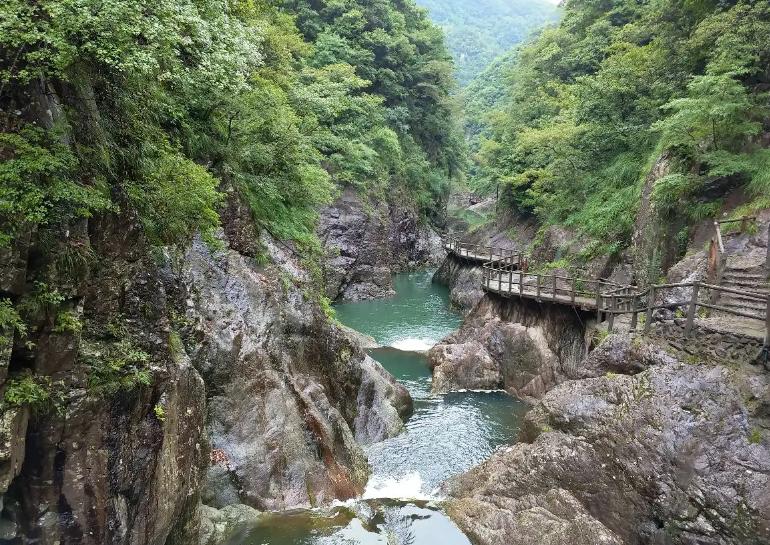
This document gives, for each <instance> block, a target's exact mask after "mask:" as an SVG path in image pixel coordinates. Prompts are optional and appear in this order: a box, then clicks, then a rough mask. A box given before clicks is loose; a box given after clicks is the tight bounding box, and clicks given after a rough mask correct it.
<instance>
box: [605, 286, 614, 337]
mask: <svg viewBox="0 0 770 545" xmlns="http://www.w3.org/2000/svg"><path fill="white" fill-rule="evenodd" d="M613 327H615V296H614V295H611V296H610V315H609V317H608V318H607V331H609V332H610V333H612V329H613Z"/></svg>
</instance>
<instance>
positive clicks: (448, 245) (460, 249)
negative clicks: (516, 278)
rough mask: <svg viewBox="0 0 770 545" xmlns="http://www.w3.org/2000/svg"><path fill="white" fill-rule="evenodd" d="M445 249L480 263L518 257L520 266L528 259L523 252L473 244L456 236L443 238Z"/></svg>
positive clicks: (461, 257)
mask: <svg viewBox="0 0 770 545" xmlns="http://www.w3.org/2000/svg"><path fill="white" fill-rule="evenodd" d="M443 245H444V250H446V251H447V252H449V253H450V254H452V255H454V256H456V257H459V258H460V259H465V260H468V261H474V262H476V263H479V264H482V265H483V264H484V263H496V262H499V261H502V260H504V259H510V258H516V260H517V265H518V266H520V265H522V264H523V262H524V260H526V256H525V255H524V253H522V252H518V251H516V250H507V249H504V248H495V247H493V246H485V245H483V244H472V243H470V242H461V241H460V240H459V239H457V238H454V237H447V238H444V240H443Z"/></svg>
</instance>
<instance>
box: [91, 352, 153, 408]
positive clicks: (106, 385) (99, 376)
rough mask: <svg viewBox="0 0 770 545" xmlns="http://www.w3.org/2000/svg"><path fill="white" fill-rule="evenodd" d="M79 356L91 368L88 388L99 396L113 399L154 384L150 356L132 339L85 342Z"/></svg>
mask: <svg viewBox="0 0 770 545" xmlns="http://www.w3.org/2000/svg"><path fill="white" fill-rule="evenodd" d="M79 357H80V361H81V362H82V363H84V364H85V365H86V366H87V367H88V388H89V390H90V391H91V392H92V393H94V394H96V395H100V396H111V395H114V394H116V393H118V392H121V391H126V392H127V391H131V390H133V389H135V388H137V387H140V386H149V385H150V384H151V383H152V374H151V372H150V369H149V364H150V355H149V354H148V353H147V352H144V351H143V350H140V349H139V348H137V347H136V346H135V345H134V344H133V342H132V341H131V340H130V339H126V338H123V339H121V340H117V341H106V342H101V341H98V342H97V341H93V340H83V341H82V342H81V345H80V353H79Z"/></svg>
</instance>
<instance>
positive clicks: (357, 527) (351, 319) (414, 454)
mask: <svg viewBox="0 0 770 545" xmlns="http://www.w3.org/2000/svg"><path fill="white" fill-rule="evenodd" d="M394 282H395V288H396V296H395V297H393V298H390V299H384V300H375V301H363V302H356V303H344V304H339V305H336V307H335V308H336V311H337V316H338V318H339V319H340V321H341V322H343V323H344V324H346V325H348V326H350V327H352V328H354V329H356V330H358V331H360V332H362V333H366V334H367V335H371V336H372V337H374V338H375V339H376V340H377V342H378V344H380V345H381V346H382V348H378V349H375V350H372V351H370V353H371V355H372V357H373V358H375V359H376V360H378V361H379V362H380V363H381V364H382V365H383V366H384V367H385V368H386V369H387V370H388V371H390V372H391V373H392V374H393V376H394V377H396V379H397V380H398V381H400V382H401V383H402V384H404V386H406V387H407V389H408V390H409V393H410V394H411V395H412V398H413V399H414V405H415V411H414V414H413V415H412V417H411V418H410V419H409V420H408V421H407V423H406V426H405V429H404V431H403V432H402V433H401V434H400V435H398V436H397V437H394V438H391V439H388V440H385V441H382V442H380V443H376V444H374V445H372V446H370V447H368V448H367V456H368V458H369V464H370V466H371V470H372V474H371V478H370V480H369V484H368V485H367V488H366V491H365V492H364V494H363V496H362V497H361V498H359V499H357V500H353V501H348V502H345V503H342V504H340V505H338V506H334V507H332V508H328V509H318V510H300V511H293V512H289V513H281V514H276V515H266V516H265V517H264V518H263V519H261V520H260V522H259V524H257V525H256V526H252V527H248V528H243V529H242V531H241V532H240V533H239V534H238V535H237V536H235V538H234V539H233V540H231V541H230V542H229V543H228V545H369V544H382V545H435V544H440V545H468V544H470V541H469V540H468V538H467V537H465V536H464V535H463V533H462V532H461V531H460V530H459V529H458V528H457V527H456V526H455V525H454V523H452V521H451V520H449V518H448V517H446V515H444V514H443V512H442V509H441V499H442V496H441V490H440V487H441V485H442V483H444V482H445V481H446V480H447V479H448V478H449V477H452V476H454V475H458V474H460V473H462V472H463V471H466V470H467V469H469V468H471V467H473V466H474V465H476V464H478V463H480V462H481V461H483V460H484V459H486V458H488V457H489V455H490V454H491V453H492V452H493V451H494V450H495V449H496V448H498V447H500V446H502V445H506V444H510V443H512V442H514V441H515V438H516V434H517V432H518V425H519V420H520V418H521V416H522V415H523V413H524V411H525V406H524V405H523V404H521V403H519V402H517V401H515V400H514V399H512V398H511V397H510V396H508V395H507V394H505V393H503V392H459V393H452V394H444V395H435V394H431V392H430V380H431V374H430V370H429V368H428V365H427V361H426V358H425V355H424V352H423V351H425V350H427V349H428V348H430V347H431V346H433V345H434V344H435V343H436V342H438V341H439V340H441V339H442V338H443V337H445V336H446V335H448V334H449V333H451V332H452V331H454V330H455V329H457V327H459V325H460V323H461V322H462V318H461V316H460V315H459V314H458V313H456V312H455V311H453V310H452V309H451V308H450V305H449V293H448V290H447V289H446V288H445V287H443V286H439V285H437V284H434V283H432V282H431V274H430V273H429V272H417V273H408V274H399V275H396V276H395V278H394Z"/></svg>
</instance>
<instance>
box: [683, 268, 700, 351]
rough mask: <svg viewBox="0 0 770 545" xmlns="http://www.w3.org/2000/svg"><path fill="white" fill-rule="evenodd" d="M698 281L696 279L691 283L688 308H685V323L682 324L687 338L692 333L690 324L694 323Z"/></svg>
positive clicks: (698, 288) (698, 287)
mask: <svg viewBox="0 0 770 545" xmlns="http://www.w3.org/2000/svg"><path fill="white" fill-rule="evenodd" d="M699 290H700V282H698V281H697V280H696V281H695V282H694V283H693V285H692V297H691V298H690V308H688V309H687V324H686V325H685V326H684V336H685V338H687V339H689V338H690V334H691V333H692V326H693V324H695V311H696V310H697V308H698V291H699Z"/></svg>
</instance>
